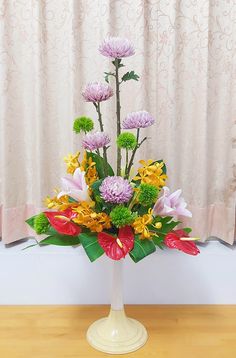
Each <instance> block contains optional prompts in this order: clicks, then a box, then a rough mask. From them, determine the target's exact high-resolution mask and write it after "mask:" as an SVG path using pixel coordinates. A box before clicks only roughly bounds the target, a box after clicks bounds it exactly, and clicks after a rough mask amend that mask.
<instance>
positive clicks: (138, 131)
mask: <svg viewBox="0 0 236 358" xmlns="http://www.w3.org/2000/svg"><path fill="white" fill-rule="evenodd" d="M139 133H140V128H138V129H137V135H136V141H137V144H136V147H135V148H134V150H133V153H132V155H131V157H130V161H129V164H128V166H127V171H126V173H125V177H126V178H128V177H129V173H130V170H131V167H132V165H133V162H134V157H135V154H136V152H137V149H138V146H139V144H138V141H139Z"/></svg>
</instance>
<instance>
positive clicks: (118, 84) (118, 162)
mask: <svg viewBox="0 0 236 358" xmlns="http://www.w3.org/2000/svg"><path fill="white" fill-rule="evenodd" d="M114 64H115V69H116V72H115V78H116V119H117V133H116V134H117V137H118V136H119V135H120V132H121V125H120V109H121V105H120V81H119V60H118V58H116V59H115V61H114ZM117 175H121V149H120V148H118V147H117Z"/></svg>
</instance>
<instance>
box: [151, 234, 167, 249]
mask: <svg viewBox="0 0 236 358" xmlns="http://www.w3.org/2000/svg"><path fill="white" fill-rule="evenodd" d="M164 238H165V236H164V235H160V236H153V237H152V239H153V242H154V244H155V245H156V246H158V247H159V248H160V249H161V250H163V248H164Z"/></svg>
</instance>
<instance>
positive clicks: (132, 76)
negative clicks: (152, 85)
mask: <svg viewBox="0 0 236 358" xmlns="http://www.w3.org/2000/svg"><path fill="white" fill-rule="evenodd" d="M121 80H122V82H126V81H130V80H135V81H138V80H139V75H137V73H135V72H134V71H130V72H126V73H125V74H124V75H123V77H122V78H121Z"/></svg>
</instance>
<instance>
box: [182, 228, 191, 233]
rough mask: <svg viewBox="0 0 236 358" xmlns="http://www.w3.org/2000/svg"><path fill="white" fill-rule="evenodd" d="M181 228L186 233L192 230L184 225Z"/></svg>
mask: <svg viewBox="0 0 236 358" xmlns="http://www.w3.org/2000/svg"><path fill="white" fill-rule="evenodd" d="M182 230H184V231H185V232H186V234H190V232H191V231H192V229H191V228H190V227H185V228H183V229H182Z"/></svg>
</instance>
